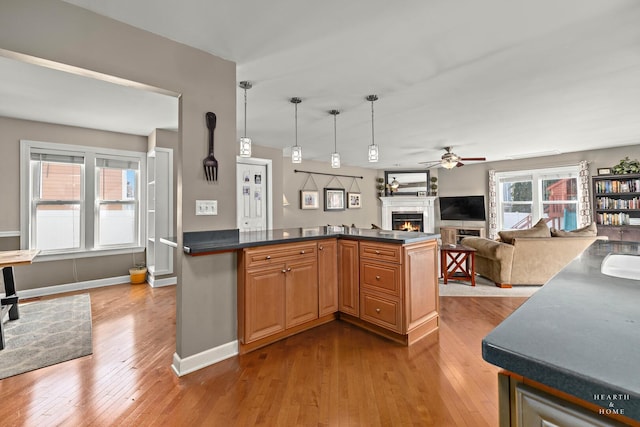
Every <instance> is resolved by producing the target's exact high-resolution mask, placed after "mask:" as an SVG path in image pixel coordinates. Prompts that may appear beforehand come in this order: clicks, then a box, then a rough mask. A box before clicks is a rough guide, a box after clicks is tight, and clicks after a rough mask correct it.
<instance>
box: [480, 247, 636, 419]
mask: <svg viewBox="0 0 640 427" xmlns="http://www.w3.org/2000/svg"><path fill="white" fill-rule="evenodd" d="M611 253H614V254H627V255H634V256H638V255H640V244H639V243H636V242H617V241H606V240H604V241H603V240H597V241H596V242H594V243H593V244H592V245H591V246H590V247H589V248H587V250H585V252H584V253H583V254H582V255H581V256H579V257H578V258H576V259H575V260H574V261H572V262H571V263H570V264H569V265H568V266H567V267H565V268H564V269H563V270H561V271H560V272H559V273H558V274H557V275H556V276H555V277H553V278H552V279H551V280H550V281H549V282H548V283H547V284H545V285H544V286H543V287H542V289H540V290H539V291H537V292H536V293H535V294H534V295H533V296H532V297H531V298H529V299H528V300H527V301H526V302H525V303H524V304H523V305H522V306H520V307H519V308H518V309H517V310H516V311H515V312H514V313H513V314H512V315H510V316H509V317H508V318H507V319H505V320H504V321H503V322H502V323H501V324H500V325H498V326H497V327H496V328H495V329H494V330H493V331H492V332H491V333H489V335H487V336H486V337H485V338H484V340H483V343H482V355H483V358H484V359H485V360H486V361H487V362H490V363H492V364H494V365H496V366H499V367H501V368H504V369H505V370H506V371H507V372H504V373H502V374H500V376H499V394H500V419H501V425H502V426H510V425H519V426H521V425H522V426H527V425H534V424H535V425H541V424H540V422H541V420H546V421H547V422H550V423H553V424H557V425H619V424H617V423H615V422H614V421H612V420H611V419H610V418H609V416H613V418H616V419H617V420H618V421H622V422H623V423H624V424H625V425H627V424H629V425H638V424H640V365H639V364H638V361H639V360H640V359H639V357H640V281H639V280H632V279H624V278H617V277H612V276H609V275H605V274H603V273H601V265H602V263H603V261H604V259H605V257H606V256H607V255H608V254H611ZM638 278H640V277H638ZM567 402H570V403H567ZM572 411H573V412H572ZM576 417H577V418H576ZM529 422H531V423H532V424H529ZM586 423H593V424H586Z"/></svg>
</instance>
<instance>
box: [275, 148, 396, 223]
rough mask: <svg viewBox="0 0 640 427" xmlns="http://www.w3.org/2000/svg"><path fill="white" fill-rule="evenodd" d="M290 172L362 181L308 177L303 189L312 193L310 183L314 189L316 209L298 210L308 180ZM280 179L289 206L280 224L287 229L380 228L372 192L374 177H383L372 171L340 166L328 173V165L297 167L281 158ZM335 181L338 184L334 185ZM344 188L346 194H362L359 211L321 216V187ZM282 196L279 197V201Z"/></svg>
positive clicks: (288, 159) (375, 192) (326, 213)
mask: <svg viewBox="0 0 640 427" xmlns="http://www.w3.org/2000/svg"><path fill="white" fill-rule="evenodd" d="M294 169H298V170H305V171H313V172H322V173H331V174H343V175H355V176H362V177H363V179H356V180H355V182H354V179H353V178H345V177H337V179H332V178H333V177H331V176H325V175H312V177H313V181H312V180H311V179H309V181H308V182H307V184H306V186H305V187H304V188H305V189H314V186H313V182H314V181H315V184H316V185H317V189H318V193H319V196H320V208H319V209H317V210H316V209H309V210H307V209H305V210H302V209H300V190H302V189H303V186H304V185H305V181H306V180H307V178H308V176H309V175H308V174H306V173H295V172H294ZM282 175H283V181H284V194H285V195H286V196H287V200H289V203H290V205H289V206H287V207H285V208H284V214H283V216H284V221H285V224H286V226H287V227H308V226H314V225H327V224H331V225H341V224H346V225H351V224H355V225H356V226H357V227H360V228H371V224H378V225H380V201H379V200H378V194H377V191H376V177H377V176H383V177H384V172H381V173H379V172H378V171H377V170H374V169H364V168H357V167H349V166H344V165H343V166H342V167H341V168H340V169H332V168H331V165H329V161H326V162H317V161H303V162H302V163H300V164H292V163H291V159H290V158H289V157H286V158H284V164H283V165H282ZM338 180H339V181H338ZM327 186H329V187H331V188H341V187H343V188H345V190H346V191H353V192H360V193H361V194H362V208H361V209H345V210H344V211H334V212H325V211H324V209H323V206H324V205H323V203H324V195H323V189H324V188H325V187H327ZM281 199H282V195H280V200H281Z"/></svg>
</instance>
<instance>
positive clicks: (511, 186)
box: [496, 166, 581, 230]
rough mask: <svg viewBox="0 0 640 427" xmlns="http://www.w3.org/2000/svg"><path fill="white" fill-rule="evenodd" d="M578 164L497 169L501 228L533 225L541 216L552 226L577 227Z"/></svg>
mask: <svg viewBox="0 0 640 427" xmlns="http://www.w3.org/2000/svg"><path fill="white" fill-rule="evenodd" d="M578 175H579V167H578V166H569V167H562V168H552V169H536V170H528V171H518V172H498V173H496V182H497V184H498V185H497V187H498V188H497V190H498V198H497V205H498V218H497V221H498V229H499V230H508V229H523V228H530V227H531V226H533V225H534V224H535V223H536V222H538V220H539V219H540V218H543V219H544V220H545V221H546V223H547V225H548V226H549V227H554V228H557V229H561V230H575V229H576V228H577V212H578V200H581V195H580V194H579V192H580V190H579V188H580V187H579V185H578Z"/></svg>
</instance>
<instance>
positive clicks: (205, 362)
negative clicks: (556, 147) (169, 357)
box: [171, 341, 238, 377]
mask: <svg viewBox="0 0 640 427" xmlns="http://www.w3.org/2000/svg"><path fill="white" fill-rule="evenodd" d="M237 354H238V341H231V342H228V343H226V344H222V345H220V346H218V347H215V348H211V349H209V350H205V351H203V352H202V353H198V354H194V355H193V356H188V357H185V358H184V359H181V358H180V356H178V354H177V353H174V354H173V364H172V365H171V368H172V369H173V372H174V373H175V374H176V375H177V376H179V377H181V376H183V375H187V374H190V373H191V372H194V371H197V370H198V369H202V368H205V367H207V366H210V365H213V364H214V363H218V362H221V361H223V360H225V359H228V358H230V357H233V356H236V355H237Z"/></svg>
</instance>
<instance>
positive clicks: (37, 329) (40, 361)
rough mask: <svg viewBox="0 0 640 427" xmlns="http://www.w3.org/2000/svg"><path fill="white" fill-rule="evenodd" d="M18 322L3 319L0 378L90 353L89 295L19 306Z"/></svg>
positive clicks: (91, 348)
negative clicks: (3, 334) (3, 333)
mask: <svg viewBox="0 0 640 427" xmlns="http://www.w3.org/2000/svg"><path fill="white" fill-rule="evenodd" d="M19 309H20V318H19V319H18V320H12V321H8V318H9V316H8V315H7V316H5V319H4V322H5V323H4V332H5V348H4V350H0V378H6V377H10V376H13V375H18V374H22V373H24V372H28V371H33V370H34V369H38V368H43V367H45V366H49V365H55V364H56V363H60V362H64V361H67V360H71V359H75V358H77V357H81V356H86V355H88V354H91V353H92V352H93V345H92V340H91V300H90V298H89V294H82V295H72V296H69V297H62V298H56V299H51V300H44V301H36V302H30V303H25V304H22V303H21V304H20V306H19Z"/></svg>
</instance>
